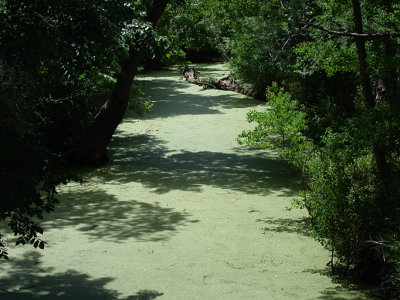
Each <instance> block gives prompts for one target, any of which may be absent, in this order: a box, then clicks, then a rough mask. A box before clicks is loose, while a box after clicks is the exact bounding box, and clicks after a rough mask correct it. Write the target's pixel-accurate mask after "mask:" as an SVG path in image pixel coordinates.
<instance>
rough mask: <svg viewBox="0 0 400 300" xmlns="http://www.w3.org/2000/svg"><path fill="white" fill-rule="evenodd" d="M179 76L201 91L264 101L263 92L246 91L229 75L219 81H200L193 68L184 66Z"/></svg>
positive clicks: (214, 79) (215, 79) (255, 90)
mask: <svg viewBox="0 0 400 300" xmlns="http://www.w3.org/2000/svg"><path fill="white" fill-rule="evenodd" d="M181 74H182V75H183V77H184V78H185V79H186V81H187V82H189V83H193V84H196V85H199V86H202V87H203V89H205V90H206V89H217V90H223V91H232V92H236V93H240V94H243V95H246V96H249V97H252V98H254V99H258V100H263V101H265V91H264V90H261V89H258V90H257V89H246V88H243V87H240V86H238V85H237V84H236V82H235V78H234V77H233V76H231V75H228V76H225V77H223V78H221V79H217V78H213V79H211V80H204V79H201V78H200V77H199V76H198V74H199V72H198V71H197V70H196V69H195V67H189V66H184V67H183V68H182V69H181Z"/></svg>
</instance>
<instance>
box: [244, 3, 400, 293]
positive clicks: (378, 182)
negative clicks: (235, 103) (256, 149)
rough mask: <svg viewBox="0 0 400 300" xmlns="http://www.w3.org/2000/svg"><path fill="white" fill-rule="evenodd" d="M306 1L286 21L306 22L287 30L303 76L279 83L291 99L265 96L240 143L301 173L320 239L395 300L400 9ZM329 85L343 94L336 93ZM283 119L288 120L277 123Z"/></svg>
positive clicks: (277, 94) (304, 199)
mask: <svg viewBox="0 0 400 300" xmlns="http://www.w3.org/2000/svg"><path fill="white" fill-rule="evenodd" d="M304 4H307V5H306V6H307V7H308V8H307V9H306V10H303V11H304V12H305V15H306V16H307V17H306V18H303V17H302V13H300V12H301V11H300V10H297V11H296V10H293V11H292V12H293V13H294V14H296V13H300V16H298V17H297V18H294V17H292V15H291V14H287V15H286V17H287V20H286V24H291V20H300V22H297V26H292V27H291V28H292V30H290V31H289V32H292V33H295V32H296V30H297V29H296V28H298V29H299V30H300V31H298V32H297V33H298V36H300V38H298V39H295V40H294V43H292V44H290V45H291V48H288V49H286V50H285V51H287V52H290V53H288V54H286V55H282V56H281V58H280V59H285V57H287V58H290V59H291V60H293V59H294V60H295V62H296V64H295V68H294V71H295V72H296V73H297V74H298V75H296V76H292V75H290V74H286V73H283V74H282V75H283V76H282V77H281V80H280V81H279V82H280V84H281V85H283V86H284V87H285V88H286V90H287V91H289V92H290V93H283V92H282V91H281V92H276V91H275V92H273V93H270V92H269V93H268V94H267V96H268V97H267V98H268V99H269V101H270V103H271V106H272V108H273V110H272V111H267V112H261V113H260V112H251V113H249V115H248V119H249V121H252V122H256V123H257V124H258V125H257V126H256V128H255V130H253V131H249V132H244V133H243V134H242V135H241V138H240V140H241V142H242V143H246V144H248V145H250V146H254V145H258V146H260V147H275V148H278V149H279V151H280V153H281V154H282V155H283V156H284V157H285V158H286V159H288V160H289V161H290V162H291V163H292V164H293V165H295V166H296V167H297V168H299V169H300V171H301V174H302V178H303V183H304V194H303V197H302V199H301V200H300V201H298V202H297V204H299V205H300V206H302V207H306V208H307V209H308V210H309V212H310V219H311V221H312V230H313V233H314V235H315V237H316V238H317V239H318V240H319V241H321V243H323V244H324V245H325V246H326V247H327V248H328V249H330V250H331V251H332V254H334V255H335V256H336V257H337V259H338V260H339V261H340V262H342V263H344V265H345V266H347V268H351V269H352V270H353V271H354V273H355V274H358V275H359V276H360V277H362V278H363V279H364V280H368V281H378V282H380V283H381V284H383V285H384V288H383V289H382V291H385V292H388V294H387V295H388V296H389V295H390V292H395V290H396V287H398V286H399V282H400V274H399V272H398V266H399V264H400V256H399V249H400V243H399V242H398V240H399V231H398V228H399V219H400V218H399V217H400V215H399V203H400V201H399V200H400V188H399V187H398V184H397V182H398V181H399V179H400V160H399V153H400V150H399V149H400V143H399V142H400V132H399V130H398V128H399V126H400V108H399V97H398V95H399V94H398V93H399V89H398V85H397V82H398V80H399V75H398V74H399V73H398V72H399V67H398V66H399V65H398V64H397V63H394V62H397V61H398V59H399V55H398V50H399V49H400V45H399V40H398V39H397V37H398V36H399V32H400V28H399V26H398V22H395V20H396V19H397V20H398V16H399V7H398V5H397V4H395V3H393V2H391V1H372V0H371V1H362V2H360V1H358V0H352V1H351V2H350V1H307V2H306V1H305V2H304ZM291 5H292V3H291V2H290V1H288V2H286V1H285V3H284V6H285V8H283V7H282V6H281V9H283V10H284V11H288V10H290V6H291ZM279 22H285V15H283V16H282V18H281V19H280V20H279ZM292 24H295V23H292ZM271 27H273V26H271ZM300 32H301V33H300ZM268 33H269V32H268ZM268 33H266V35H268ZM245 39H246V38H245ZM254 51H257V50H254ZM254 51H253V52H254ZM267 64H268V63H267ZM388 74H390V76H389V78H388ZM278 79H279V78H278ZM373 79H375V80H373ZM332 80H333V82H335V81H336V83H340V84H339V87H340V89H342V91H338V89H337V87H336V89H334V90H332V89H331V88H330V83H329V82H332ZM385 81H388V82H389V84H386V83H385ZM389 86H390V88H389ZM374 90H375V92H374ZM310 94H311V95H310ZM294 95H295V96H294ZM292 97H295V98H296V100H297V101H294V100H292V99H291V98H292ZM344 100H345V101H344ZM304 113H305V114H304ZM282 115H283V116H284V117H282ZM278 117H279V119H281V120H284V119H285V120H286V119H287V118H288V119H289V120H286V122H284V123H282V122H276V121H273V120H275V119H276V118H278ZM296 124H297V125H296ZM294 125H296V126H294ZM302 126H303V127H302ZM288 137H292V138H289V139H288ZM332 257H334V256H332ZM332 259H333V258H332ZM331 265H332V269H334V266H335V265H334V263H333V260H332V264H331ZM389 287H392V288H393V287H395V288H394V289H390V288H389Z"/></svg>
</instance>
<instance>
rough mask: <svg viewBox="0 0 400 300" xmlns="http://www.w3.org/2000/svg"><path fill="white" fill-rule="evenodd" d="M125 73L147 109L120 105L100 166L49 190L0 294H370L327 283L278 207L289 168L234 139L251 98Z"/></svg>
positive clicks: (322, 266)
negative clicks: (56, 201) (56, 196)
mask: <svg viewBox="0 0 400 300" xmlns="http://www.w3.org/2000/svg"><path fill="white" fill-rule="evenodd" d="M200 71H202V73H201V75H202V76H204V77H207V76H210V75H216V76H222V75H223V74H226V73H227V71H226V69H225V68H224V67H223V66H222V65H216V64H214V65H203V66H200ZM137 81H138V82H139V83H140V84H141V85H142V86H143V89H144V91H145V97H147V98H148V99H151V100H152V101H154V109H153V111H152V112H151V113H150V114H148V115H147V116H145V117H143V118H137V117H135V116H134V115H133V114H132V113H128V114H127V116H126V118H125V121H124V122H123V123H122V124H121V125H120V126H119V127H118V131H117V133H116V135H115V136H114V138H113V140H112V142H111V145H110V150H109V152H110V155H111V158H112V160H111V162H110V163H108V164H107V165H105V166H104V167H102V168H100V169H97V170H94V171H91V172H88V173H86V174H85V175H84V180H85V183H84V184H83V185H79V184H76V183H72V184H69V185H67V186H63V187H60V189H59V191H60V201H61V203H60V205H59V206H57V208H56V211H55V212H54V213H52V214H50V215H48V216H47V217H46V219H45V221H44V222H43V226H44V228H45V235H44V239H45V240H46V241H47V242H48V245H47V247H46V249H45V250H44V251H43V250H34V249H32V247H30V246H25V247H17V248H15V247H13V246H12V245H10V246H9V248H10V249H9V250H10V261H3V262H0V299H86V300H87V299H99V300H103V299H142V300H144V299H157V300H158V299H160V300H161V299H171V300H177V299H188V300H191V299H370V298H368V297H367V296H365V295H364V294H363V293H362V292H361V291H359V290H356V289H351V288H350V287H345V286H343V285H341V284H339V283H335V282H333V281H332V278H331V277H330V276H329V272H328V271H327V267H326V263H327V262H328V261H329V259H330V258H329V253H328V252H327V251H326V250H324V249H323V248H322V247H321V245H320V244H319V243H317V242H316V241H314V240H313V239H312V238H311V237H310V236H309V235H308V233H307V230H306V226H307V225H306V224H305V221H304V217H305V215H306V213H305V212H304V211H300V210H291V211H288V210H287V209H286V208H287V207H288V206H289V205H290V200H291V199H292V198H293V197H294V196H295V195H296V192H297V190H298V189H299V185H298V182H297V179H296V176H295V172H294V171H293V170H292V169H291V168H290V167H288V165H287V164H286V163H285V162H284V161H282V160H280V159H279V158H278V157H277V156H276V154H275V153H273V152H269V151H261V150H254V149H253V150H252V149H247V148H245V147H241V146H238V145H237V143H236V137H237V135H238V134H239V133H240V132H241V131H242V130H243V129H246V128H250V125H249V124H248V123H247V122H246V113H247V112H248V111H249V110H250V109H262V106H263V104H262V103H261V102H258V101H255V100H253V99H250V98H246V97H245V96H243V95H240V94H234V93H231V92H223V91H215V90H207V91H202V90H201V87H198V86H195V85H190V84H188V83H187V82H185V81H183V80H182V79H180V76H179V75H178V74H177V72H176V71H173V70H170V71H167V70H166V71H157V72H152V73H148V74H146V75H142V76H140V77H138V78H137ZM9 242H10V243H11V242H12V238H10V240H9Z"/></svg>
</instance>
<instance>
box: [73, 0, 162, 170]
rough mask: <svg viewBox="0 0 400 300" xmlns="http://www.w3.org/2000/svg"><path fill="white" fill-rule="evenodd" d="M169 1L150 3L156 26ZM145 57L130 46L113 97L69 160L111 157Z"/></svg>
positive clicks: (149, 16)
mask: <svg viewBox="0 0 400 300" xmlns="http://www.w3.org/2000/svg"><path fill="white" fill-rule="evenodd" d="M167 3H168V0H154V1H151V4H150V5H148V7H147V18H146V20H147V21H148V22H151V23H152V25H153V27H154V28H155V27H156V25H157V22H158V20H159V19H160V17H161V15H162V13H163V12H164V10H165V7H166V6H167ZM142 56H143V53H142V52H141V50H133V49H131V50H130V51H129V57H128V58H127V59H125V60H123V61H122V62H121V73H120V74H119V75H118V76H117V82H116V83H115V85H114V88H113V91H112V94H111V96H110V98H109V99H108V100H107V101H106V102H105V103H104V105H103V106H102V107H101V109H100V111H99V112H98V113H97V115H96V116H95V118H94V121H93V123H92V125H91V126H90V127H89V128H88V130H87V131H86V132H85V133H84V134H83V135H82V138H81V139H80V140H79V141H78V142H77V143H76V144H75V145H74V146H73V147H72V149H70V150H69V151H67V152H66V154H65V157H66V159H67V160H68V161H70V162H71V163H73V164H77V165H94V166H97V165H100V164H102V163H104V162H106V161H107V160H108V157H107V146H108V143H109V142H110V140H111V137H112V136H113V134H114V132H115V130H116V129H117V127H118V125H119V123H121V121H122V118H123V116H124V114H125V111H126V108H127V107H128V102H129V92H130V90H131V87H132V83H133V79H134V77H135V74H136V72H137V68H138V66H139V64H140V63H141V60H142Z"/></svg>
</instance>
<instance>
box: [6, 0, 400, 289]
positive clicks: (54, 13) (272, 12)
mask: <svg viewBox="0 0 400 300" xmlns="http://www.w3.org/2000/svg"><path fill="white" fill-rule="evenodd" d="M399 20H400V5H399V4H398V3H397V1H386V0H385V1H384V0H363V1H361V0H351V1H350V0H346V1H345V0H340V1H333V0H328V1H326V0H325V1H322V0H321V1H320V0H301V1H295V0H285V1H282V0H270V1H264V0H237V1H226V0H222V1H211V0H198V1H186V0H180V1H161V0H158V1H157V0H142V1H117V0H96V1H86V0H85V1H75V0H67V1H53V0H44V1H14V0H0V122H1V126H0V138H1V140H2V141H4V142H2V143H1V147H0V157H1V160H2V161H1V162H0V164H1V175H2V178H1V181H2V182H3V185H4V188H3V190H4V191H5V192H4V196H3V197H2V198H1V202H0V219H8V220H9V225H10V227H11V228H12V230H13V231H14V233H15V234H16V235H18V236H19V240H18V241H19V242H20V243H27V242H31V243H32V244H33V245H34V246H35V247H40V248H43V247H44V242H43V241H42V240H41V239H39V238H38V233H41V232H42V230H41V228H40V226H39V225H38V224H37V223H36V222H34V221H33V220H34V218H36V217H39V218H40V217H42V215H43V212H46V211H51V210H52V209H53V208H54V205H55V204H56V203H57V200H56V186H57V185H58V184H60V183H65V182H68V181H69V180H75V179H76V178H75V177H74V175H73V174H72V173H71V172H70V171H68V170H69V169H68V166H70V165H71V164H78V165H82V164H90V165H92V166H93V165H94V166H97V165H99V164H101V163H104V162H105V161H107V159H108V157H107V151H106V150H107V145H108V143H109V141H110V139H111V136H112V135H113V133H114V131H115V129H116V128H117V126H118V124H119V123H120V122H121V120H122V118H123V115H124V112H125V110H126V109H127V107H128V104H129V99H130V98H131V96H132V95H131V94H132V81H133V79H134V77H135V75H136V74H137V72H138V71H139V69H140V68H142V67H149V66H153V67H154V66H161V65H166V64H168V63H179V62H181V63H186V64H187V63H189V62H190V61H192V62H196V61H204V60H206V61H212V60H216V59H219V60H225V61H227V62H228V63H229V66H230V68H231V70H232V78H234V79H235V80H236V82H238V83H239V84H240V85H242V86H245V87H251V88H253V89H255V90H257V91H259V93H262V94H266V96H267V100H268V102H269V105H270V107H271V108H272V109H271V110H266V111H265V112H255V111H254V112H250V113H249V114H248V120H249V122H255V123H256V127H255V129H254V130H251V131H246V132H243V133H242V134H241V135H240V136H239V138H238V139H239V142H240V143H243V144H247V145H249V146H258V147H260V148H267V147H272V148H275V149H277V150H278V151H279V153H280V154H281V155H282V156H283V157H284V158H285V159H287V160H288V161H289V162H290V163H292V164H293V165H294V166H295V167H296V168H297V169H298V170H299V174H300V177H301V179H302V182H303V189H304V190H303V193H302V196H301V197H300V198H299V199H298V200H297V201H296V205H298V206H300V207H305V208H307V209H308V211H309V213H310V220H311V223H312V225H311V228H312V231H313V234H314V235H315V237H316V238H317V239H318V240H319V241H321V243H322V244H323V245H325V246H326V247H327V248H328V249H329V250H331V251H332V254H333V256H334V257H336V258H337V261H338V262H339V263H342V264H343V265H345V266H346V267H348V268H349V269H352V270H354V272H355V273H356V274H358V275H360V277H363V278H364V279H370V280H376V281H379V282H381V283H382V285H383V290H384V291H393V289H390V288H393V287H396V286H397V287H398V286H399V281H400V274H399V262H400V254H399V253H400V243H399V228H400V224H399V220H400V215H399V214H400V207H399V202H400V187H399V184H398V182H399V181H400V180H399V179H400V130H399V128H400V100H399V97H400V88H399V79H400V76H399V74H400V68H399V66H400V55H399V50H400V22H399ZM136 103H137V102H136ZM139 106H140V103H139ZM142 107H143V106H142ZM0 238H1V236H0ZM1 251H3V252H1ZM6 254H7V253H6V250H5V248H4V243H2V242H0V256H1V255H2V256H6ZM334 265H335V264H334V263H333V261H332V268H333V267H334Z"/></svg>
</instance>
